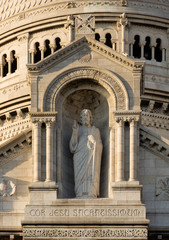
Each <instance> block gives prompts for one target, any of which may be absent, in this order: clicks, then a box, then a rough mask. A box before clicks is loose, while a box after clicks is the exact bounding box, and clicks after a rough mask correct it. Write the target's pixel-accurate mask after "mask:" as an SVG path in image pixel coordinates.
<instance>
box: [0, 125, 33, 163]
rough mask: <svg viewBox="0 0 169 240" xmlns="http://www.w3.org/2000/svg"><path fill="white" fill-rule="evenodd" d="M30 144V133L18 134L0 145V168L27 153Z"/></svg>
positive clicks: (29, 131)
mask: <svg viewBox="0 0 169 240" xmlns="http://www.w3.org/2000/svg"><path fill="white" fill-rule="evenodd" d="M31 142H32V131H31V130H30V129H29V130H28V131H27V132H25V133H20V134H18V135H17V136H15V137H13V138H12V139H10V140H8V141H6V142H5V143H3V144H2V145H1V150H0V166H2V165H4V164H6V163H7V162H9V161H10V160H12V159H13V158H15V157H16V156H18V155H20V154H22V153H23V152H24V151H27V150H28V148H29V147H30V145H31Z"/></svg>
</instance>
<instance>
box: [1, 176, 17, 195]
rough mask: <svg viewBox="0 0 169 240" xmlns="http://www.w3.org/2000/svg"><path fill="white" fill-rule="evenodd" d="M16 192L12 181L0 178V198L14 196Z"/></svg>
mask: <svg viewBox="0 0 169 240" xmlns="http://www.w3.org/2000/svg"><path fill="white" fill-rule="evenodd" d="M15 192H16V185H15V184H14V183H13V181H11V180H9V179H6V178H1V179H0V197H9V196H12V195H14V194H15Z"/></svg>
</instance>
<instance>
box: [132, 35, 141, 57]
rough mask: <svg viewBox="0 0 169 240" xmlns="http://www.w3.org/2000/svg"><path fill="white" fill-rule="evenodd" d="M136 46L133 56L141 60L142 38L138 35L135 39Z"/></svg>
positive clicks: (134, 45)
mask: <svg viewBox="0 0 169 240" xmlns="http://www.w3.org/2000/svg"><path fill="white" fill-rule="evenodd" d="M134 40H135V42H134V44H133V56H134V58H141V46H140V36H139V35H136V36H135V37H134Z"/></svg>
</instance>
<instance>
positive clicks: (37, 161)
mask: <svg viewBox="0 0 169 240" xmlns="http://www.w3.org/2000/svg"><path fill="white" fill-rule="evenodd" d="M33 128H34V182H38V181H41V122H40V121H36V120H35V121H33Z"/></svg>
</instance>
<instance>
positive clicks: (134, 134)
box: [129, 118, 138, 181]
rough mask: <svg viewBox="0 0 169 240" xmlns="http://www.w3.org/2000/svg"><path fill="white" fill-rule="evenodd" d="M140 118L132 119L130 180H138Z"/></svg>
mask: <svg viewBox="0 0 169 240" xmlns="http://www.w3.org/2000/svg"><path fill="white" fill-rule="evenodd" d="M137 123H138V118H137V119H135V118H131V119H130V169H129V181H136V180H137V164H138V163H137V156H138V152H137V147H138V142H137V140H138V139H137V138H138V129H137Z"/></svg>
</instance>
